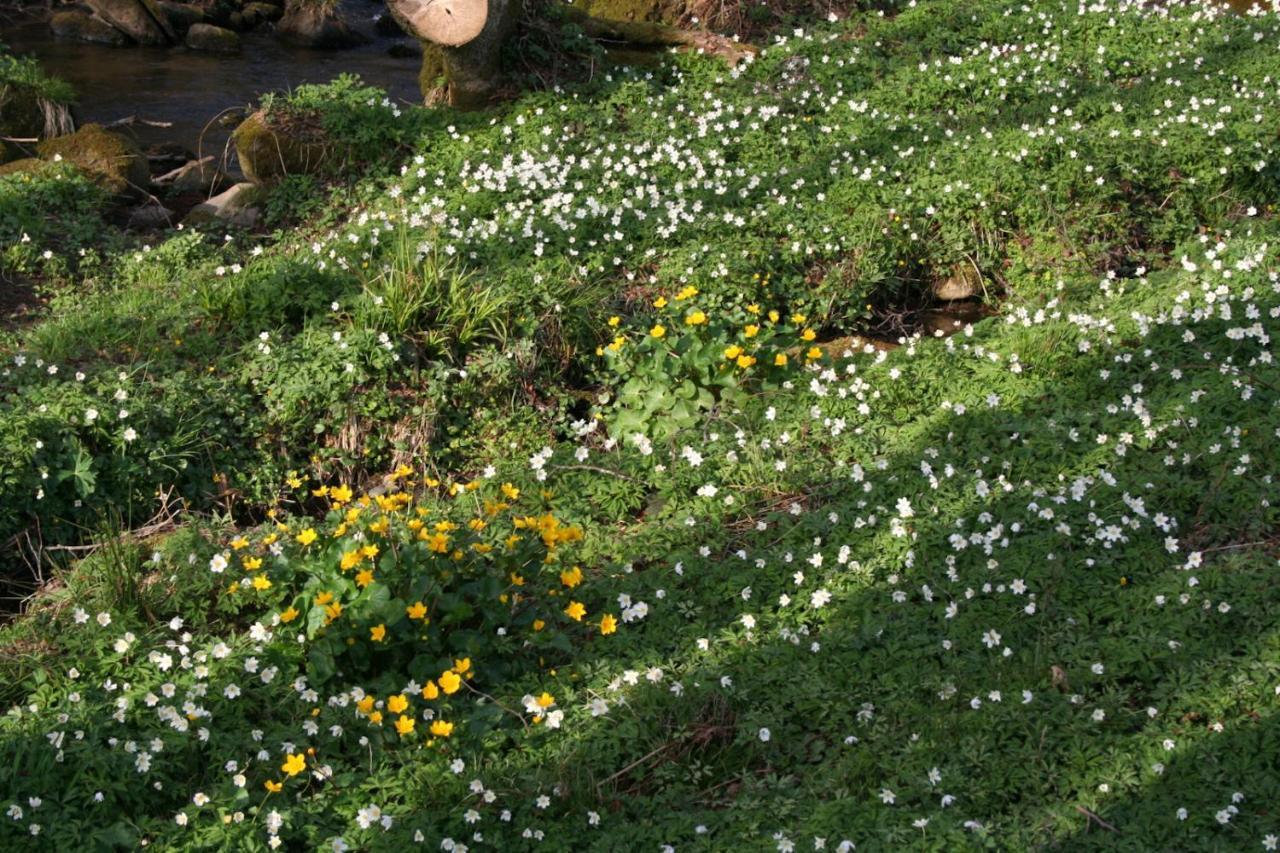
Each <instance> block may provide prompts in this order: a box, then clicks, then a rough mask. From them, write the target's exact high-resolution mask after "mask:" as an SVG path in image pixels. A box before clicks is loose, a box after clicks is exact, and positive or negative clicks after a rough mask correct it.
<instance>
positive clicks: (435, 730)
mask: <svg viewBox="0 0 1280 853" xmlns="http://www.w3.org/2000/svg"><path fill="white" fill-rule="evenodd" d="M431 733H432V734H433V735H435V736H436V737H448V736H449V735H451V734H453V723H446V722H445V721H444V720H436V721H435V722H434V723H432V724H431Z"/></svg>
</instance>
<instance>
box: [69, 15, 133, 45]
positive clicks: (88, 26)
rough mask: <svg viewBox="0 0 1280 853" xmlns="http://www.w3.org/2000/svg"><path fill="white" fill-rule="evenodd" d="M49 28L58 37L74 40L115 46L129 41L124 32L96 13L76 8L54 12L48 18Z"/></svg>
mask: <svg viewBox="0 0 1280 853" xmlns="http://www.w3.org/2000/svg"><path fill="white" fill-rule="evenodd" d="M49 29H51V30H53V34H54V35H55V36H57V37H58V38H63V39H73V40H75V41H87V42H93V43H95V44H110V45H115V46H117V47H119V46H121V45H124V44H126V43H127V42H128V41H129V39H128V38H126V37H125V34H124V33H122V32H120V31H119V30H117V29H116V28H115V27H113V26H111V25H110V24H108V23H107V22H106V21H104V20H102V19H101V18H99V17H98V16H97V15H90V14H89V13H88V12H81V11H78V10H70V11H66V12H55V13H54V14H53V17H51V18H50V19H49Z"/></svg>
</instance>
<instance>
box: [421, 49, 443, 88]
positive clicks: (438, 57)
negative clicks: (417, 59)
mask: <svg viewBox="0 0 1280 853" xmlns="http://www.w3.org/2000/svg"><path fill="white" fill-rule="evenodd" d="M444 79H445V65H444V51H443V50H442V49H441V47H440V45H438V44H433V43H431V42H429V41H424V42H423V43H422V69H421V70H420V71H419V72H418V89H419V91H421V92H422V99H423V100H424V101H425V102H427V103H435V102H436V101H437V100H439V98H440V90H441V89H442V88H443V87H444V85H445V84H444Z"/></svg>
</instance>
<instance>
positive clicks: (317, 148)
mask: <svg viewBox="0 0 1280 853" xmlns="http://www.w3.org/2000/svg"><path fill="white" fill-rule="evenodd" d="M231 139H232V141H233V142H235V146H236V157H237V159H239V161H240V170H241V171H242V172H244V174H245V177H247V178H248V179H249V180H251V181H253V182H255V183H259V184H261V183H266V182H267V181H272V180H275V179H276V178H281V177H284V176H285V175H290V174H308V173H314V172H318V171H320V169H321V167H322V166H323V165H324V161H325V159H326V158H327V157H328V156H329V154H330V151H331V149H332V147H333V146H332V145H331V144H330V143H328V141H327V140H325V139H324V136H323V134H322V133H321V132H320V131H319V130H317V129H315V128H313V127H310V126H304V125H302V124H301V123H299V122H293V123H287V122H286V123H282V122H279V121H276V120H274V118H273V117H269V116H267V115H266V114H265V113H264V112H262V110H259V111H257V112H255V113H253V114H252V115H250V116H249V117H248V118H246V119H245V120H244V121H243V122H241V124H240V126H239V127H237V128H236V129H235V132H234V133H232V134H231Z"/></svg>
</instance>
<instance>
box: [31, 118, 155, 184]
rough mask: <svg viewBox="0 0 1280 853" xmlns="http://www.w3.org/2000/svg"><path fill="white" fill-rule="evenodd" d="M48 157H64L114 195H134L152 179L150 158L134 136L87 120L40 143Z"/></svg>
mask: <svg viewBox="0 0 1280 853" xmlns="http://www.w3.org/2000/svg"><path fill="white" fill-rule="evenodd" d="M36 151H37V153H39V155H40V157H41V158H42V159H45V160H52V159H54V158H56V157H61V158H62V159H63V160H68V161H70V162H72V163H74V164H76V165H77V166H79V167H80V168H81V169H83V170H84V171H85V172H87V173H88V174H89V175H90V176H92V177H93V180H94V183H96V184H98V186H100V187H102V188H103V189H104V190H106V191H107V192H109V193H111V194H112V195H118V196H123V195H133V194H136V193H137V192H139V191H142V190H144V189H145V188H146V186H147V184H148V183H150V181H151V174H150V171H149V170H148V168H147V160H146V158H145V157H143V156H142V152H141V151H140V150H139V149H138V146H137V145H136V144H134V142H133V140H131V139H129V138H128V137H126V136H122V135H120V134H118V133H112V132H111V131H109V130H106V129H105V128H103V127H102V126H101V125H97V124H86V125H85V126H84V127H82V128H80V129H79V130H78V131H76V132H75V133H72V134H70V135H68V136H59V137H56V138H54V139H46V140H45V141H44V142H41V143H40V144H39V145H37V146H36Z"/></svg>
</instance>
